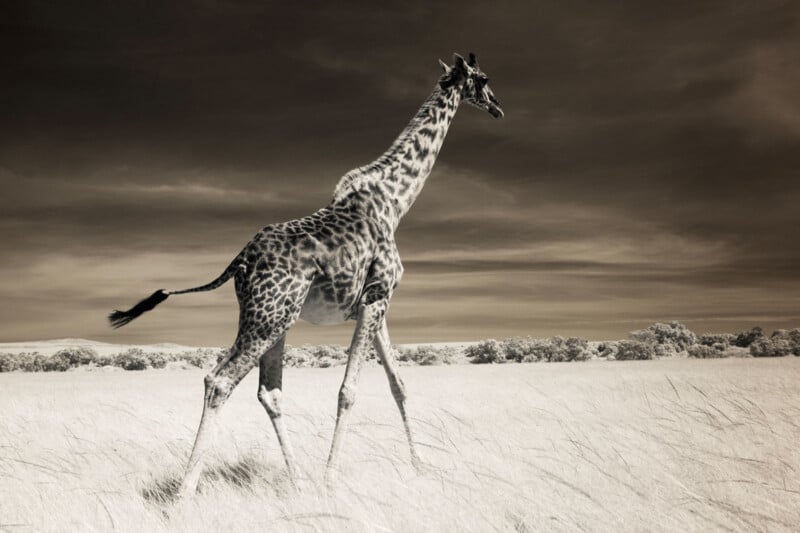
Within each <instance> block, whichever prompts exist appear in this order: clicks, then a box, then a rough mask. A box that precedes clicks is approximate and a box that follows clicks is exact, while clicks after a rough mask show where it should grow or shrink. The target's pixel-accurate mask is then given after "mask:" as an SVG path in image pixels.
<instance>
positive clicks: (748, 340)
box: [733, 326, 764, 348]
mask: <svg viewBox="0 0 800 533" xmlns="http://www.w3.org/2000/svg"><path fill="white" fill-rule="evenodd" d="M763 337H764V330H762V329H761V328H760V327H759V326H756V327H754V328H752V329H751V330H749V331H742V332H740V333H739V334H737V335H736V339H734V341H733V344H734V346H739V347H741V348H747V347H749V346H750V345H751V344H753V342H755V341H756V340H758V339H761V338H763Z"/></svg>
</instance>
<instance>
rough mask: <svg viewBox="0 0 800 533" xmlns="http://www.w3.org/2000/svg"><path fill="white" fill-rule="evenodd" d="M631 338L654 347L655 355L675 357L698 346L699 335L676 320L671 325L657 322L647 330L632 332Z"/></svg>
mask: <svg viewBox="0 0 800 533" xmlns="http://www.w3.org/2000/svg"><path fill="white" fill-rule="evenodd" d="M630 337H631V339H633V340H634V341H639V342H642V343H645V344H650V345H653V346H654V354H655V355H674V354H676V353H678V352H685V351H686V350H687V349H688V348H689V346H692V345H693V344H697V335H695V334H694V333H693V332H692V331H691V330H690V329H689V328H687V327H686V326H684V325H683V324H681V323H680V322H677V321H675V320H673V321H672V322H670V323H669V324H663V323H661V322H656V323H655V324H653V325H652V326H649V327H647V328H645V329H641V330H638V331H632V332H631V333H630ZM656 346H659V348H655V347H656Z"/></svg>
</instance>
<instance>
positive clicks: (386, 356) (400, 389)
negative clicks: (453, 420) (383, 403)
mask: <svg viewBox="0 0 800 533" xmlns="http://www.w3.org/2000/svg"><path fill="white" fill-rule="evenodd" d="M375 348H376V349H377V351H378V357H380V358H381V362H382V363H383V369H384V370H385V371H386V377H387V378H388V379H389V388H390V389H391V391H392V396H393V397H394V401H395V403H396V404H397V408H398V409H399V410H400V417H401V418H402V419H403V426H404V427H405V430H406V437H407V438H408V447H409V450H410V451H411V464H412V465H413V466H414V468H415V469H416V471H417V472H422V471H424V469H425V468H424V464H423V462H422V460H421V459H420V458H419V454H418V453H417V449H416V446H415V444H414V438H413V437H412V435H411V426H410V425H409V423H408V416H407V415H406V398H407V395H406V386H405V384H404V383H403V380H402V379H400V373H399V371H398V368H397V361H396V360H395V357H394V354H393V353H392V344H391V342H390V340H389V328H388V327H387V326H386V319H385V318H384V319H383V320H382V321H381V326H380V329H379V330H378V333H377V334H376V335H375Z"/></svg>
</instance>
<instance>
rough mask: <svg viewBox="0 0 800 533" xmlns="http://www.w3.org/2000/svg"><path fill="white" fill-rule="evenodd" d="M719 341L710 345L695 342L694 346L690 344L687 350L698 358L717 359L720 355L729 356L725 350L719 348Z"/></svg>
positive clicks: (690, 355)
mask: <svg viewBox="0 0 800 533" xmlns="http://www.w3.org/2000/svg"><path fill="white" fill-rule="evenodd" d="M717 346H721V345H719V343H717V344H715V345H714V346H709V345H707V344H695V345H694V346H689V349H688V350H687V352H688V353H689V357H696V358H698V359H717V358H720V357H727V355H726V354H725V350H719V349H717Z"/></svg>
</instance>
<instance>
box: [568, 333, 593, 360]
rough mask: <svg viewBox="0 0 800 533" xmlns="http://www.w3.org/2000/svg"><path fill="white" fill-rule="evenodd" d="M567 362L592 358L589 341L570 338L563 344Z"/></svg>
mask: <svg viewBox="0 0 800 533" xmlns="http://www.w3.org/2000/svg"><path fill="white" fill-rule="evenodd" d="M565 348H566V356H567V361H586V360H587V359H591V358H592V353H591V351H590V350H589V341H587V340H586V339H581V338H578V337H570V338H569V339H567V342H566V343H565Z"/></svg>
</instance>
